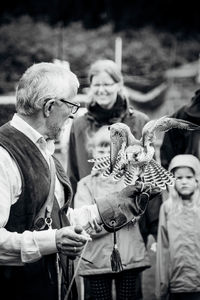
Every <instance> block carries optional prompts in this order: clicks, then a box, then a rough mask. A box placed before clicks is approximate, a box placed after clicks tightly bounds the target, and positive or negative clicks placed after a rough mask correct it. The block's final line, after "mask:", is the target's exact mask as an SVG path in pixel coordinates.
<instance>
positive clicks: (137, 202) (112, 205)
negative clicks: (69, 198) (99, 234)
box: [95, 182, 160, 232]
mask: <svg viewBox="0 0 200 300" xmlns="http://www.w3.org/2000/svg"><path fill="white" fill-rule="evenodd" d="M159 193H160V189H159V188H157V187H153V186H152V185H150V184H144V183H142V182H136V183H135V184H134V185H129V186H127V187H125V188H124V189H123V190H121V191H120V192H113V193H110V194H108V195H107V196H104V197H102V198H101V197H98V198H96V199H95V201H96V204H97V207H98V210H99V214H100V217H101V220H102V223H103V224H104V227H105V229H106V230H107V231H108V232H113V231H117V230H119V229H120V228H122V227H124V226H125V225H126V224H128V223H129V222H131V221H132V222H133V221H134V220H135V219H136V218H137V217H140V216H141V215H142V214H143V213H144V212H145V210H146V208H147V206H148V203H149V201H150V200H152V199H153V198H154V197H155V196H157V195H158V194H159Z"/></svg>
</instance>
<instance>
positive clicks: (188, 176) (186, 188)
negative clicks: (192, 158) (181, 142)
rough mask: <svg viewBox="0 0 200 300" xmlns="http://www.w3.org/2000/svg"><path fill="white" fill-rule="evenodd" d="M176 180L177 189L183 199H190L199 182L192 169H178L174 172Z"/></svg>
mask: <svg viewBox="0 0 200 300" xmlns="http://www.w3.org/2000/svg"><path fill="white" fill-rule="evenodd" d="M174 176H175V178H176V183H175V188H176V190H177V192H178V193H179V194H180V195H181V196H182V197H190V196H191V195H192V194H193V193H194V191H195V190H196V188H197V181H196V178H195V175H194V173H193V171H192V169H190V168H188V167H180V168H177V169H176V170H175V172H174Z"/></svg>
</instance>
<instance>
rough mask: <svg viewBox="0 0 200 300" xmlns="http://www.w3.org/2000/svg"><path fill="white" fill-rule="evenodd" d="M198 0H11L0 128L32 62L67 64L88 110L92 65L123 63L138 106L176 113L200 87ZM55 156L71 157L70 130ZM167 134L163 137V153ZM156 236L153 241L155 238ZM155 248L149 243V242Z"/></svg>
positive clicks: (1, 62)
mask: <svg viewBox="0 0 200 300" xmlns="http://www.w3.org/2000/svg"><path fill="white" fill-rule="evenodd" d="M197 4H198V2H197V1H195V0H190V1H186V2H185V1H180V0H173V1H172V0H162V1H161V0H132V1H131V0H123V1H120V0H118V1H117V0H73V1H72V0H48V1H47V0H40V1H38V0H18V1H15V2H13V1H11V0H7V1H4V2H1V4H0V105H1V106H0V125H2V124H3V123H5V122H6V121H7V120H9V119H10V118H11V117H12V115H13V113H14V111H15V96H14V94H15V87H16V83H17V82H18V80H19V78H20V76H21V75H22V73H23V72H24V71H25V69H26V68H27V67H29V66H30V65H31V64H33V63H36V62H41V61H55V60H58V61H61V62H64V63H67V64H69V67H70V68H71V70H72V71H73V72H74V73H76V75H77V76H78V78H79V81H80V89H79V94H78V96H77V98H78V99H77V100H78V101H79V102H80V103H81V105H82V107H83V109H84V108H85V107H86V104H87V103H86V98H87V97H86V94H87V88H88V80H87V75H86V74H87V71H88V68H89V65H90V64H91V63H92V62H94V61H95V60H96V59H98V58H108V59H113V60H115V61H116V62H117V63H118V64H119V65H120V67H121V69H122V72H123V75H124V83H125V87H126V89H127V93H128V95H129V99H130V102H131V105H132V106H133V107H135V108H136V109H139V110H141V111H143V112H145V113H146V114H148V115H149V117H150V118H151V119H152V118H158V117H160V116H162V115H165V114H171V113H172V112H174V111H175V110H177V109H178V108H179V107H180V106H182V105H183V104H185V103H187V102H189V100H190V98H191V97H192V96H193V93H194V91H195V90H197V89H198V88H199V85H200V58H199V54H200V30H199V29H200V18H199V10H198V6H197ZM62 137H64V138H63V139H62V140H60V141H57V149H56V153H57V155H58V156H60V157H61V159H65V157H66V151H67V133H65V135H63V136H62ZM161 141H162V136H161V137H160V138H158V141H157V158H158V159H159V145H160V143H161ZM152 242H153V241H152V238H151V237H150V242H149V245H150V244H151V243H152ZM149 247H150V246H149ZM149 253H150V256H151V260H152V268H151V269H149V270H147V271H145V272H144V278H143V288H144V299H145V300H147V299H148V300H154V299H155V296H154V265H155V254H154V253H153V252H152V251H151V250H150V249H149Z"/></svg>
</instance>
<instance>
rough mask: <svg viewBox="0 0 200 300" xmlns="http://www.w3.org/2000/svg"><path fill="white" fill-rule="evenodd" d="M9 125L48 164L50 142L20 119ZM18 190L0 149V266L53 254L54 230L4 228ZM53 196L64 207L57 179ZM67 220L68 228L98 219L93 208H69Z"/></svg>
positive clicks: (12, 163) (7, 159)
mask: <svg viewBox="0 0 200 300" xmlns="http://www.w3.org/2000/svg"><path fill="white" fill-rule="evenodd" d="M10 125H11V126H13V127H15V128H16V129H17V130H19V131H21V132H22V133H23V134H25V135H26V136H27V137H28V138H29V139H30V140H31V141H32V142H33V143H34V144H35V145H36V146H37V147H38V149H39V150H40V151H41V153H42V155H43V156H44V158H45V159H46V161H47V162H48V164H49V157H50V155H51V154H52V153H53V152H54V143H53V141H49V142H46V141H45V139H44V137H43V136H42V135H41V134H40V133H39V132H37V131H36V130H35V129H34V128H32V127H31V126H30V125H29V124H28V123H26V122H25V121H24V120H23V119H21V118H20V117H19V116H18V115H17V114H15V115H14V116H13V119H12V120H11V122H10ZM21 190H22V180H21V176H20V172H19V169H18V167H17V165H16V163H15V161H14V160H13V158H12V157H11V156H10V154H9V153H8V152H7V151H6V150H5V149H4V148H3V147H1V146H0V195H1V201H0V265H23V264H24V263H27V262H34V261H37V260H38V259H40V258H41V257H42V256H43V255H48V254H52V253H55V252H57V247H56V239H55V233H56V230H53V229H49V230H44V231H33V232H32V231H25V232H23V233H17V232H9V231H7V230H6V229H5V228H4V227H5V225H6V223H7V221H8V218H9V213H10V208H11V206H12V205H13V204H14V203H16V202H17V200H18V199H19V196H20V194H21ZM55 196H56V198H57V200H58V203H59V205H60V207H62V205H63V204H64V189H63V186H62V184H61V183H60V181H59V180H58V178H57V177H56V182H55ZM67 216H68V218H69V221H70V223H71V225H76V224H80V225H82V226H86V225H87V224H88V222H89V221H91V218H92V217H94V216H95V217H96V218H97V219H99V214H98V210H97V207H96V205H92V206H85V207H83V208H81V209H74V210H73V209H72V208H69V210H68V213H67Z"/></svg>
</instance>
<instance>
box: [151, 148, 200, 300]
mask: <svg viewBox="0 0 200 300" xmlns="http://www.w3.org/2000/svg"><path fill="white" fill-rule="evenodd" d="M169 170H170V171H171V172H173V173H174V176H175V178H176V182H175V186H174V187H172V188H171V190H170V192H169V198H168V199H167V200H166V201H165V202H164V203H163V204H162V206H161V209H160V219H159V230H158V243H157V268H156V294H157V297H158V299H162V300H164V299H169V300H199V299H200V268H199V266H200V230H199V223H200V186H199V178H200V177H199V176H200V162H199V159H198V158H196V157H195V156H193V155H191V154H182V155H177V156H175V157H174V158H173V159H172V161H171V163H170V165H169Z"/></svg>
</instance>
